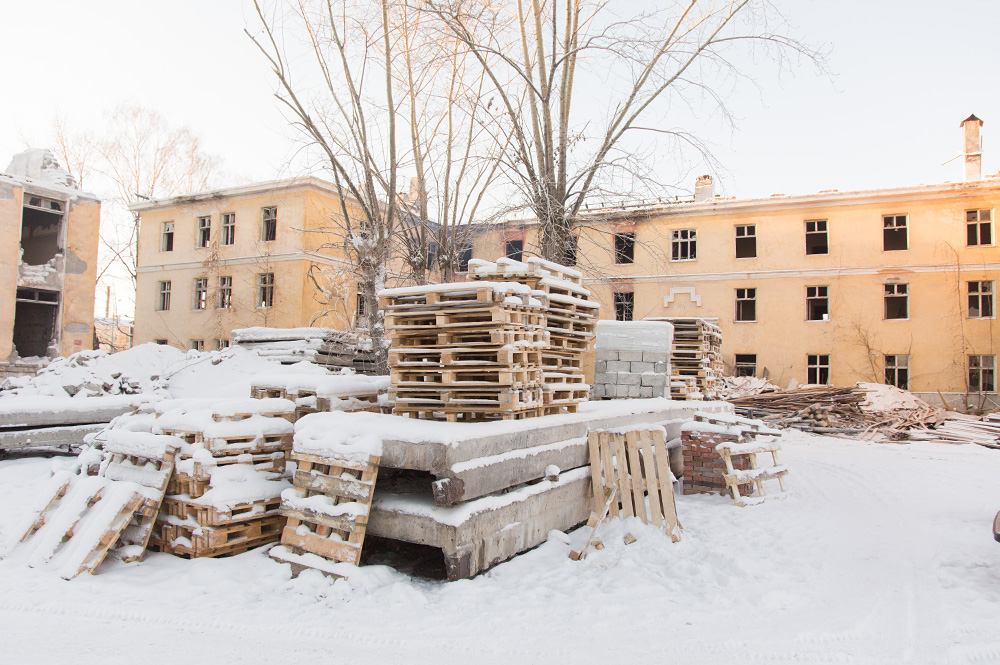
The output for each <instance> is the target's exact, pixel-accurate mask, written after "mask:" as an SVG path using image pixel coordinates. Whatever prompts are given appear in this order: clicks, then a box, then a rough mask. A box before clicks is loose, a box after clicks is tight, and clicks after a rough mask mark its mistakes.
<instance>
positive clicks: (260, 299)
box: [257, 272, 274, 308]
mask: <svg viewBox="0 0 1000 665" xmlns="http://www.w3.org/2000/svg"><path fill="white" fill-rule="evenodd" d="M273 305H274V273H273V272H262V273H260V274H258V275H257V306H258V307H264V308H267V307H271V306H273Z"/></svg>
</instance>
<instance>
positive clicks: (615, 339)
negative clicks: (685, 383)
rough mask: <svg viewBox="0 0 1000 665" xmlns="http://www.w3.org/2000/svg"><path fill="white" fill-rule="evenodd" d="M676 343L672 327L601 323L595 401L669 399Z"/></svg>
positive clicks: (594, 392)
mask: <svg viewBox="0 0 1000 665" xmlns="http://www.w3.org/2000/svg"><path fill="white" fill-rule="evenodd" d="M672 340H673V327H672V326H670V325H669V324H664V323H661V322H655V323H654V322H647V321H598V322H597V351H596V359H595V362H594V389H593V392H592V397H593V398H594V399H624V398H634V397H666V398H669V397H670V347H671V343H672Z"/></svg>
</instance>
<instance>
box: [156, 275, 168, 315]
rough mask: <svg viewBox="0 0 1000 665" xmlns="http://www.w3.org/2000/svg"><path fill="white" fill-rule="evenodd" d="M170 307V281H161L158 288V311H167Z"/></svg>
mask: <svg viewBox="0 0 1000 665" xmlns="http://www.w3.org/2000/svg"><path fill="white" fill-rule="evenodd" d="M169 309H170V282H169V281H166V282H159V283H158V287H157V290H156V311H158V312H166V311H168V310H169Z"/></svg>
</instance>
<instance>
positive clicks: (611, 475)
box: [597, 432, 621, 518]
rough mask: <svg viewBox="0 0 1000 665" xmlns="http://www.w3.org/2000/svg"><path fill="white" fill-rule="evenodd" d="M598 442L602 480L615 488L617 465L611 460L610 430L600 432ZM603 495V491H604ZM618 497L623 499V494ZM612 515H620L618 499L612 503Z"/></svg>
mask: <svg viewBox="0 0 1000 665" xmlns="http://www.w3.org/2000/svg"><path fill="white" fill-rule="evenodd" d="M597 434H598V443H599V447H600V449H601V461H602V465H601V466H602V469H603V472H604V476H603V477H602V478H601V482H602V483H603V485H604V486H605V487H608V488H614V487H616V481H615V466H614V464H613V463H612V461H611V434H610V433H608V432H598V433H597ZM602 496H603V492H602ZM618 499H619V500H620V499H621V495H620V494H619V495H618ZM611 516H612V517H615V518H617V517H618V501H615V502H613V503H612V504H611Z"/></svg>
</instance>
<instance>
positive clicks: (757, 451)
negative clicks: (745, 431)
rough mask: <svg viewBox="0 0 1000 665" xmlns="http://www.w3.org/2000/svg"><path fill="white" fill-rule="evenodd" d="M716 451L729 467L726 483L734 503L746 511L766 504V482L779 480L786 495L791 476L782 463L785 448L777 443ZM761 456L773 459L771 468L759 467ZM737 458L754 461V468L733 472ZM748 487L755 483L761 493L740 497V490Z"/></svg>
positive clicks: (723, 445)
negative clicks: (753, 506)
mask: <svg viewBox="0 0 1000 665" xmlns="http://www.w3.org/2000/svg"><path fill="white" fill-rule="evenodd" d="M715 450H716V452H718V453H719V456H720V457H722V461H723V463H724V464H725V465H726V473H725V474H723V477H724V478H725V479H726V487H728V488H729V490H730V492H732V495H733V501H734V502H735V504H736V505H737V506H740V507H741V508H742V507H744V506H748V505H752V504H757V503H760V502H761V501H763V500H764V499H765V492H764V481H767V480H777V481H778V486H779V487H780V489H781V492H782V493H784V492H785V476H786V475H788V469H787V468H785V467H784V466H782V465H780V464H779V463H778V451H779V450H781V445H780V444H779V443H778V442H777V441H776V440H775V441H771V442H752V443H729V442H725V443H720V444H719V445H718V446H716V447H715ZM761 454H770V455H771V466H764V467H759V466H757V455H761ZM735 455H746V456H747V458H748V459H749V461H750V468H749V469H746V470H739V469H735V468H733V459H732V458H733V456H735ZM747 483H753V484H754V485H755V486H756V490H757V491H756V495H755V496H754V497H744V496H742V495H741V494H740V488H739V486H740V485H745V484H747Z"/></svg>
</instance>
